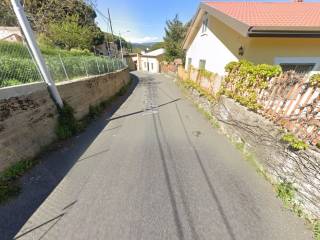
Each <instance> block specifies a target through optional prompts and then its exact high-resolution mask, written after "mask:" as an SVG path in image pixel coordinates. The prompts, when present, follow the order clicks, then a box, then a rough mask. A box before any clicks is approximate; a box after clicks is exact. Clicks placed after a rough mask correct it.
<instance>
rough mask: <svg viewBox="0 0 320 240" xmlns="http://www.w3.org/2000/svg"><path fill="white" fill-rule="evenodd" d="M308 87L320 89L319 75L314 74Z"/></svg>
mask: <svg viewBox="0 0 320 240" xmlns="http://www.w3.org/2000/svg"><path fill="white" fill-rule="evenodd" d="M310 85H311V86H312V87H320V74H319V73H318V74H314V75H312V76H311V78H310Z"/></svg>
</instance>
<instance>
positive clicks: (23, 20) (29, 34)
mask: <svg viewBox="0 0 320 240" xmlns="http://www.w3.org/2000/svg"><path fill="white" fill-rule="evenodd" d="M11 4H12V7H13V10H14V12H15V14H16V16H17V19H18V21H19V24H20V27H21V29H22V31H23V33H24V36H25V37H26V40H27V43H28V46H29V47H30V49H31V52H32V55H33V56H34V58H35V61H36V62H37V65H38V67H39V69H40V72H41V75H42V76H43V78H44V80H45V82H46V83H47V85H48V88H49V91H50V93H51V96H52V97H53V99H54V101H55V102H56V103H57V105H58V106H59V107H60V108H62V107H63V101H62V99H61V97H60V94H59V92H58V89H57V87H56V85H55V83H54V81H53V80H52V77H51V75H50V72H49V70H48V68H47V65H46V63H45V61H44V58H43V56H42V55H41V52H40V49H39V47H38V45H37V42H36V39H35V37H34V35H33V31H32V29H31V26H30V23H29V22H28V19H27V17H26V15H25V13H24V9H23V7H22V6H21V3H20V0H11Z"/></svg>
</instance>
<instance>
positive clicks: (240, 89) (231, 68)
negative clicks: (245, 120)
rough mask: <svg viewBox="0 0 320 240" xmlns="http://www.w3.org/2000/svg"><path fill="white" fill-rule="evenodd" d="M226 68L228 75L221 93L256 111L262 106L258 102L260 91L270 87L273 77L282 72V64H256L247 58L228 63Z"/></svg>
mask: <svg viewBox="0 0 320 240" xmlns="http://www.w3.org/2000/svg"><path fill="white" fill-rule="evenodd" d="M225 70H226V72H227V73H228V75H227V77H226V78H225V81H224V83H223V84H222V86H221V89H220V91H219V94H223V95H226V96H228V97H230V98H233V99H234V100H236V101H237V102H239V103H240V104H241V105H244V106H246V107H247V108H248V109H250V110H252V111H255V112H256V111H258V110H259V109H261V108H262V106H261V105H260V104H259V103H258V93H259V92H260V91H261V90H263V89H266V88H267V87H268V85H269V83H268V81H269V80H270V79H271V78H273V77H276V76H279V75H280V74H281V72H282V70H281V67H280V66H273V65H268V64H259V65H255V64H253V63H251V62H249V61H246V60H241V61H239V62H231V63H229V64H227V65H226V67H225Z"/></svg>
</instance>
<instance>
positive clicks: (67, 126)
mask: <svg viewBox="0 0 320 240" xmlns="http://www.w3.org/2000/svg"><path fill="white" fill-rule="evenodd" d="M58 111H59V117H58V124H57V127H56V134H57V136H58V138H59V139H61V140H64V139H67V138H70V137H72V136H73V135H74V134H76V133H77V132H78V130H79V125H78V122H77V120H76V119H75V117H74V110H73V108H72V107H71V106H69V105H68V104H67V103H64V107H63V108H62V109H59V110H58Z"/></svg>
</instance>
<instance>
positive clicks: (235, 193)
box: [16, 73, 312, 240]
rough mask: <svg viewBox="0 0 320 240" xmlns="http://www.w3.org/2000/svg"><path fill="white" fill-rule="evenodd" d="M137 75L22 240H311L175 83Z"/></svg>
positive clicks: (19, 236) (300, 223)
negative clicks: (129, 90) (122, 98)
mask: <svg viewBox="0 0 320 240" xmlns="http://www.w3.org/2000/svg"><path fill="white" fill-rule="evenodd" d="M135 74H136V75H137V76H138V77H139V83H138V85H137V86H136V88H135V90H134V91H133V93H132V94H131V95H130V97H129V98H128V99H127V100H126V101H125V102H124V103H123V104H122V106H121V107H120V108H119V109H118V111H116V112H115V114H114V115H113V116H112V117H111V118H109V119H106V120H105V126H104V128H102V130H101V131H100V132H99V134H98V135H97V136H96V137H95V138H94V139H93V141H92V142H91V144H90V145H89V146H88V147H87V149H86V150H85V151H84V153H83V154H82V155H81V157H79V159H78V160H77V162H76V163H75V165H74V166H73V167H72V168H71V170H70V171H69V172H68V174H67V175H66V176H65V177H64V178H63V180H62V181H61V182H60V184H59V185H58V186H57V187H56V188H55V190H54V191H53V192H52V193H51V194H50V196H49V197H48V198H47V199H46V200H45V201H44V202H43V204H42V205H41V206H40V207H39V208H38V209H37V211H36V212H35V213H34V214H33V215H32V216H31V218H30V219H29V220H28V221H27V223H26V224H25V225H24V227H23V228H22V229H21V230H20V232H19V233H18V234H17V235H16V239H59V240H61V239H67V240H69V239H70V240H73V239H83V240H89V239H90V240H98V239H101V240H108V239H110V240H113V239H114V240H127V239H128V240H129V239H130V240H131V239H139V240H142V239H145V240H151V239H152V240H156V239H159V240H160V239H161V240H163V239H170V240H174V239H179V240H184V239H199V240H200V239H217V240H229V239H230V240H240V239H241V240H249V239H253V240H286V239H288V240H307V239H312V234H311V231H310V230H308V228H307V227H306V226H305V225H304V222H303V221H302V220H300V219H298V218H297V217H295V216H294V215H293V214H292V213H290V212H289V211H287V210H285V209H283V206H282V203H281V202H280V201H279V200H278V199H276V197H275V193H274V192H273V190H272V187H271V186H270V184H269V183H267V182H266V181H265V180H264V179H263V177H261V176H259V175H258V174H257V173H256V171H255V169H254V168H253V167H252V166H251V165H249V163H247V162H246V161H245V160H243V159H242V156H241V154H240V153H239V152H238V151H237V150H236V149H235V148H234V147H233V146H232V145H231V144H230V143H229V142H228V140H227V139H226V138H225V137H224V136H223V135H220V134H219V133H218V131H217V130H215V129H213V128H212V127H211V126H210V124H209V122H208V121H207V120H206V119H205V118H204V117H203V116H202V115H201V114H200V113H199V112H198V111H197V110H196V108H195V107H194V106H193V105H192V103H191V102H189V101H188V100H186V99H185V97H184V96H183V95H182V94H181V93H180V91H179V89H178V88H177V87H176V86H175V84H174V83H173V82H172V80H170V79H169V78H167V77H165V76H162V75H149V74H146V73H135ZM73 147H74V148H77V145H75V146H73ZM65 154H67V152H66V153H65ZM60 158H62V159H63V154H62V155H60ZM56 160H57V161H58V160H59V161H61V159H56Z"/></svg>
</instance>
